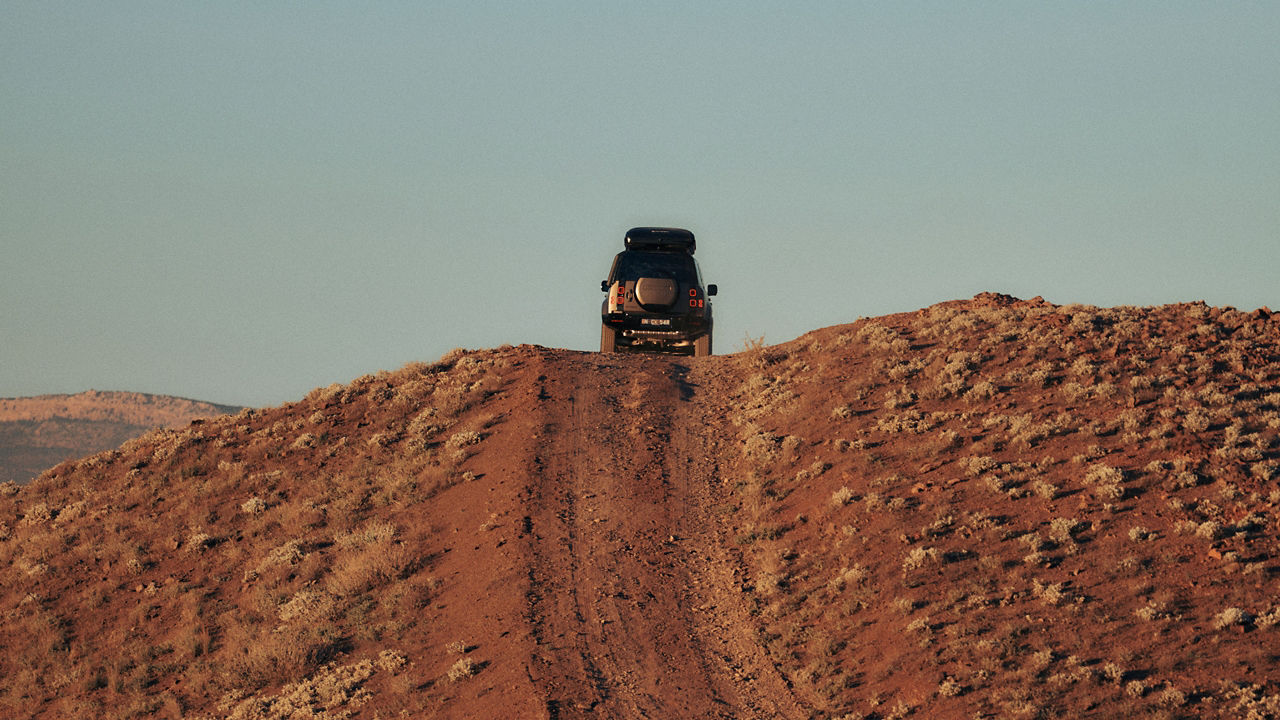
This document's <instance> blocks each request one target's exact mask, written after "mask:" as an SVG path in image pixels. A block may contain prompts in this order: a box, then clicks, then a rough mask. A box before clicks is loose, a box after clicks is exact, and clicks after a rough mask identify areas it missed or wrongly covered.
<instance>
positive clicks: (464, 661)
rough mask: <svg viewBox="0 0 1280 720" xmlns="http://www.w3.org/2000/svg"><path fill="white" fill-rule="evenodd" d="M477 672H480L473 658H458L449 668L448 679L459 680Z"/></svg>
mask: <svg viewBox="0 0 1280 720" xmlns="http://www.w3.org/2000/svg"><path fill="white" fill-rule="evenodd" d="M478 672H480V667H479V666H478V665H477V664H476V661H475V660H472V659H471V658H469V657H464V658H459V659H458V661H457V662H455V663H454V664H453V665H452V666H451V667H450V668H449V681H450V682H457V681H459V680H463V679H465V678H469V677H471V676H473V675H475V674H476V673H478Z"/></svg>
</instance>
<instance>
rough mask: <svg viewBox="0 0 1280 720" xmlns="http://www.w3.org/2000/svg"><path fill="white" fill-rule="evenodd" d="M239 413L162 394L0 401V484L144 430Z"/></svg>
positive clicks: (92, 393)
mask: <svg viewBox="0 0 1280 720" xmlns="http://www.w3.org/2000/svg"><path fill="white" fill-rule="evenodd" d="M239 410H240V408H239V407H231V406H227V405H214V404H213V403H206V402H198V401H196V400H187V399H184V398H176V397H168V396H165V395H146V394H143V393H133V392H101V391H97V390H88V391H86V392H82V393H78V394H76V395H39V396H36V397H23V398H0V482H5V481H8V480H12V481H14V482H19V483H25V482H28V481H29V480H31V479H32V478H34V477H35V476H37V475H39V474H40V473H41V472H44V471H45V470H47V469H48V468H51V467H53V466H54V465H57V464H58V463H60V462H62V461H64V460H72V459H75V458H81V457H84V456H86V455H92V454H93V453H96V452H101V451H103V450H109V449H111V448H113V447H117V446H118V445H120V444H121V443H123V442H124V441H126V440H128V439H130V438H133V437H137V436H138V435H141V434H142V433H145V432H147V431H148V430H153V429H155V428H158V427H174V426H178V425H185V424H187V423H189V422H191V420H193V419H194V418H198V417H206V416H210V415H221V414H224V413H229V412H238V411H239Z"/></svg>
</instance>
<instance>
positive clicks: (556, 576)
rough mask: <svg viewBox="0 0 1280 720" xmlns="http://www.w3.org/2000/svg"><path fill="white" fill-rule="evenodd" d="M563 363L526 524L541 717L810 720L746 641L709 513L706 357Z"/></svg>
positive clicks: (713, 489)
mask: <svg viewBox="0 0 1280 720" xmlns="http://www.w3.org/2000/svg"><path fill="white" fill-rule="evenodd" d="M560 360H561V361H562V362H560V363H557V364H556V366H555V367H556V370H554V371H552V370H549V371H548V374H547V375H544V376H543V378H542V379H541V380H540V382H541V393H542V396H543V397H544V402H543V403H542V404H541V415H542V417H541V420H540V422H541V425H542V430H541V431H540V432H539V436H540V438H541V441H542V442H544V443H545V444H543V445H542V446H541V449H540V451H539V452H538V453H537V454H536V457H535V458H534V462H533V468H532V470H533V471H532V472H531V473H530V483H531V485H530V489H529V492H530V498H529V503H528V507H529V508H530V516H529V517H528V519H527V520H526V521H525V524H526V528H527V529H528V530H529V532H530V534H529V535H528V536H527V537H530V538H531V539H532V542H530V543H529V545H528V546H527V547H528V551H529V553H530V554H531V563H530V568H529V586H528V608H529V621H530V624H531V632H532V636H533V638H534V641H535V642H536V644H537V650H536V652H535V657H534V660H533V665H532V667H531V668H530V679H531V680H532V681H533V682H534V685H535V686H536V687H537V688H539V689H540V691H541V692H542V694H543V695H544V696H545V698H546V717H549V718H576V717H588V716H590V717H597V718H638V717H652V718H671V717H681V718H702V717H723V718H751V717H760V718H787V717H799V716H801V712H800V710H799V709H798V707H797V705H796V703H795V701H794V700H793V699H792V697H791V692H790V690H789V689H788V688H787V686H786V684H785V683H784V681H783V679H782V678H781V676H780V675H779V674H778V672H777V671H776V670H775V669H774V667H773V665H772V664H771V663H770V662H769V661H768V659H767V658H766V657H765V655H764V653H763V651H762V650H761V648H760V646H759V645H758V644H757V643H756V642H754V640H753V638H752V631H751V629H750V628H751V627H752V623H750V622H749V618H748V616H747V608H746V606H745V604H744V601H743V598H744V595H743V593H742V592H741V589H740V588H739V587H738V585H740V583H741V581H740V580H737V579H735V577H734V575H733V569H732V568H733V566H734V564H733V563H732V562H731V559H730V558H729V557H727V556H726V550H725V548H726V547H728V546H729V544H727V543H725V542H724V541H723V538H721V537H720V536H719V535H718V532H719V531H718V529H717V528H718V526H717V524H716V522H715V519H714V518H713V517H712V515H711V513H712V509H713V508H714V507H715V506H716V505H717V502H716V493H717V489H718V488H717V486H718V476H719V473H718V461H717V459H716V452H715V446H716V443H717V439H716V438H714V437H712V436H711V433H709V432H705V431H704V429H706V428H714V427H721V423H719V422H716V423H710V424H709V423H708V422H707V421H706V419H707V416H708V413H712V412H715V410H714V409H713V408H710V407H709V406H708V404H707V403H706V401H705V400H704V399H703V398H704V393H703V392H701V391H700V388H699V383H700V382H704V381H705V378H702V377H700V376H699V374H698V372H697V370H696V365H697V364H696V363H693V362H691V361H687V360H681V359H674V358H673V359H661V358H630V357H617V356H615V357H604V356H597V355H576V356H574V357H571V358H564V357H562V358H560ZM564 360H569V362H563V361H564ZM565 368H568V371H567V372H566V371H565ZM620 440H621V441H620ZM632 448H635V449H637V450H638V451H637V452H631V451H629V449H632Z"/></svg>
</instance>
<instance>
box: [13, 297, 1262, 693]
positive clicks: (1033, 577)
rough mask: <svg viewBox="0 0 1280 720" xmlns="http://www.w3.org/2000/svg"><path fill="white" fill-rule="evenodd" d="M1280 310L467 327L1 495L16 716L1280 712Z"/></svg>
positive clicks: (1032, 311) (1014, 307)
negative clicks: (769, 339)
mask: <svg viewBox="0 0 1280 720" xmlns="http://www.w3.org/2000/svg"><path fill="white" fill-rule="evenodd" d="M1278 339H1280V328H1278V327H1277V323H1276V322H1273V320H1272V319H1271V317H1270V314H1269V313H1268V312H1267V311H1265V310H1260V311H1256V312H1247V313H1246V312H1239V311H1235V310H1231V309H1221V308H1210V307H1206V306H1205V305H1203V304H1187V305H1176V306H1164V307H1157V308H1105V309H1100V308H1095V307H1084V306H1054V305H1050V304H1048V303H1045V302H1042V301H1039V300H1038V299H1037V300H1033V301H1016V300H1014V299H1012V298H1008V297H1004V296H996V295H983V296H979V297H977V298H974V299H973V300H969V301H963V302H952V303H943V304H941V305H937V306H933V307H930V308H926V309H923V310H920V311H918V312H914V313H906V314H901V315H894V316H888V317H882V318H875V319H863V320H859V321H858V322H856V323H853V324H850V325H844V326H838V327H831V328H826V329H823V330H820V331H816V332H814V333H811V334H809V335H806V336H804V337H802V338H799V339H798V340H795V341H793V342H790V343H786V344H784V345H778V346H771V347H758V348H752V349H749V350H746V351H744V352H740V353H738V354H736V355H730V356H723V357H712V358H706V359H701V358H700V359H696V360H695V359H688V358H666V357H646V356H618V355H599V354H595V353H579V352H571V351H564V350H550V349H545V348H540V347H531V346H521V347H516V348H511V347H504V348H499V349H496V350H487V351H478V352H463V351H455V352H453V353H450V354H449V355H447V356H446V357H444V358H442V359H441V360H440V361H439V362H437V363H434V364H429V365H428V364H414V365H409V366H406V367H404V368H402V369H400V370H398V371H395V372H391V373H379V374H376V375H370V376H366V377H363V378H360V379H358V380H356V381H354V382H352V383H349V384H347V385H334V386H331V387H328V388H321V389H317V390H315V391H313V392H312V393H311V394H309V395H308V396H307V397H306V398H304V399H302V400H300V401H299V402H297V403H294V404H290V405H285V406H282V407H279V408H273V409H268V410H261V411H259V410H246V411H243V412H241V413H240V414H239V415H235V416H227V417H222V418H215V419H210V420H205V421H201V422H196V423H193V424H191V425H190V426H189V427H186V428H185V429H182V430H177V431H161V432H156V433H153V434H151V435H148V436H146V437H143V438H141V439H138V440H134V441H130V442H128V443H126V444H125V445H124V446H122V447H120V448H119V449H118V450H114V451H110V452H106V453H102V454H99V455H96V456H93V457H91V458H88V459H86V460H82V461H77V462H68V463H64V464H62V465H60V466H58V467H56V468H54V469H53V470H51V471H49V472H47V473H45V474H44V475H43V476H42V477H41V478H39V479H38V480H37V481H35V482H34V483H32V484H31V485H29V486H26V487H19V486H16V485H14V484H11V483H10V484H7V485H4V486H0V487H3V488H4V490H3V493H2V495H0V561H3V563H2V565H0V609H3V611H4V613H5V622H4V624H3V625H0V677H3V678H5V680H4V682H3V683H0V715H3V716H5V717H47V718H55V717H106V718H123V717H169V718H179V717H191V718H205V717H209V718H213V717H217V718H222V717H233V718H294V717H296V718H313V717H327V718H338V717H355V718H375V717H377V718H395V717H414V718H417V717H440V718H587V717H593V718H597V717H598V718H641V717H649V718H708V717H718V718H903V717H978V718H981V717H992V718H1003V717H1007V718H1034V717H1097V718H1115V717H1135V716H1140V717H1169V718H1174V717H1187V718H1192V717H1227V718H1268V717H1276V716H1280V666H1278V663H1277V656H1278V655H1280V650H1277V648H1280V634H1278V633H1277V630H1276V624H1277V620H1280V594H1278V593H1277V590H1278V589H1280V588H1278V587H1277V572H1280V564H1278V563H1277V559H1276V556H1277V547H1276V544H1277V539H1276V538H1277V529H1278V528H1277V522H1276V505H1277V503H1278V502H1280V488H1278V487H1277V481H1276V476H1277V475H1280V472H1278V470H1277V468H1280V460H1278V459H1277V456H1278V452H1280V451H1278V450H1277V447H1278V446H1280V438H1278V434H1280V362H1277V359H1278V358H1277V350H1276V348H1277V342H1276V341H1277V340H1278Z"/></svg>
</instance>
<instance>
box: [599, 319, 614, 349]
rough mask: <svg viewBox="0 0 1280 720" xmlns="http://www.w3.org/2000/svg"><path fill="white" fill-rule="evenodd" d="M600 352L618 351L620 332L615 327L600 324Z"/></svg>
mask: <svg viewBox="0 0 1280 720" xmlns="http://www.w3.org/2000/svg"><path fill="white" fill-rule="evenodd" d="M600 352H602V353H611V352H618V332H617V331H616V330H614V329H613V328H610V327H605V326H603V325H601V326H600Z"/></svg>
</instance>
